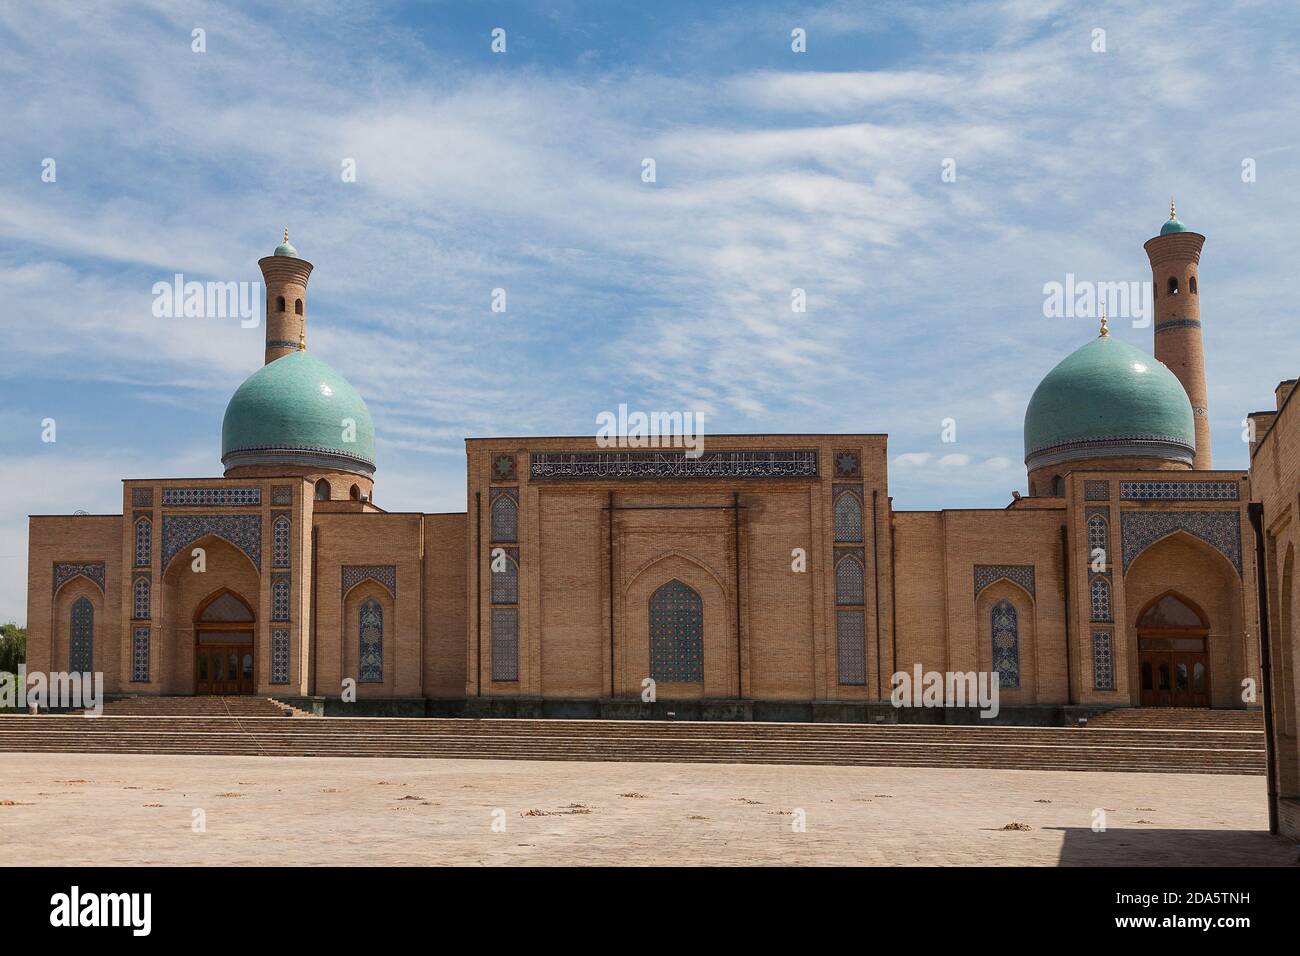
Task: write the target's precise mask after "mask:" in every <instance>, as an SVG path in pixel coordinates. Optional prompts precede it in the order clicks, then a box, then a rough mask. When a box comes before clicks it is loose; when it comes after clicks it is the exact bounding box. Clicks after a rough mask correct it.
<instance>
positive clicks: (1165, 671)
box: [1138, 637, 1210, 707]
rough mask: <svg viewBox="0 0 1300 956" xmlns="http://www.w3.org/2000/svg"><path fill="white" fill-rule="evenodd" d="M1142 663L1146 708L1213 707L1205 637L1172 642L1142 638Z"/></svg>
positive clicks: (1143, 695)
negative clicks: (1211, 705)
mask: <svg viewBox="0 0 1300 956" xmlns="http://www.w3.org/2000/svg"><path fill="white" fill-rule="evenodd" d="M1194 644H1199V647H1195V646H1192V645H1194ZM1172 645H1180V646H1172ZM1138 666H1139V668H1140V673H1141V680H1142V706H1143V707H1209V706H1210V661H1209V657H1208V655H1207V654H1206V652H1205V639H1204V638H1201V639H1200V640H1199V641H1196V640H1188V639H1183V640H1178V641H1170V640H1167V639H1166V640H1156V639H1144V638H1142V637H1139V638H1138Z"/></svg>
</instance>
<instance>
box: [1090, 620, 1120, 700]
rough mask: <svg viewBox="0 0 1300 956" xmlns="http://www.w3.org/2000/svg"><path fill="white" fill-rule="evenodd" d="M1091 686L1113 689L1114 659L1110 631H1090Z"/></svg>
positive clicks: (1100, 688)
mask: <svg viewBox="0 0 1300 956" xmlns="http://www.w3.org/2000/svg"><path fill="white" fill-rule="evenodd" d="M1092 686H1093V687H1094V688H1096V689H1097V690H1114V689H1115V660H1114V656H1113V654H1112V651H1111V636H1110V631H1093V632H1092Z"/></svg>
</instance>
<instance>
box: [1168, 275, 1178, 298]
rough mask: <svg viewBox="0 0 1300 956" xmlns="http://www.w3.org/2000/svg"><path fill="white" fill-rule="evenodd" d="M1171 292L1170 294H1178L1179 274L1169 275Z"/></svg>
mask: <svg viewBox="0 0 1300 956" xmlns="http://www.w3.org/2000/svg"><path fill="white" fill-rule="evenodd" d="M1169 294H1170V295H1177V294H1178V276H1170V277H1169Z"/></svg>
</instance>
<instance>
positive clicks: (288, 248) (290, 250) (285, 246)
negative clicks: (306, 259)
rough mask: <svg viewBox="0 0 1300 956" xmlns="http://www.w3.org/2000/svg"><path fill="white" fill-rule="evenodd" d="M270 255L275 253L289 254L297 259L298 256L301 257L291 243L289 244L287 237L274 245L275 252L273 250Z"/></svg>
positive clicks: (278, 254) (277, 254)
mask: <svg viewBox="0 0 1300 956" xmlns="http://www.w3.org/2000/svg"><path fill="white" fill-rule="evenodd" d="M264 248H265V247H264ZM272 255H276V256H290V257H292V258H294V259H299V258H301V257H300V256H299V255H298V250H297V249H295V248H294V247H293V246H292V245H290V243H289V240H288V239H285V240H284V242H282V243H280V244H279V245H278V246H276V247H275V252H273V253H272Z"/></svg>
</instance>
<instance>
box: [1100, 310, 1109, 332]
mask: <svg viewBox="0 0 1300 956" xmlns="http://www.w3.org/2000/svg"><path fill="white" fill-rule="evenodd" d="M1109 335H1110V329H1108V328H1107V327H1106V306H1104V305H1103V306H1102V307H1101V337H1102V338H1103V339H1104V338H1106V337H1107V336H1109Z"/></svg>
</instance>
